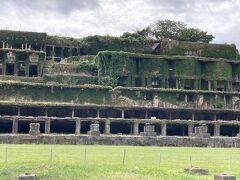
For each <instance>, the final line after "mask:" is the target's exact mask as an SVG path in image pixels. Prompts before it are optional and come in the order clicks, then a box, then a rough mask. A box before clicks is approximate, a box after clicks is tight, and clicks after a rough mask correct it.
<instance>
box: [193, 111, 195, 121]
mask: <svg viewBox="0 0 240 180" xmlns="http://www.w3.org/2000/svg"><path fill="white" fill-rule="evenodd" d="M192 120H195V113H194V112H193V113H192Z"/></svg>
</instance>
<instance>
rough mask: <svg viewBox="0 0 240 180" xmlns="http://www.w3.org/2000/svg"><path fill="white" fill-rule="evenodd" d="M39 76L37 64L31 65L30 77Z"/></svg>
mask: <svg viewBox="0 0 240 180" xmlns="http://www.w3.org/2000/svg"><path fill="white" fill-rule="evenodd" d="M37 76H38V67H37V65H29V77H37Z"/></svg>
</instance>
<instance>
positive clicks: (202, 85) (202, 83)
mask: <svg viewBox="0 0 240 180" xmlns="http://www.w3.org/2000/svg"><path fill="white" fill-rule="evenodd" d="M201 89H202V90H208V81H204V80H202V81H201Z"/></svg>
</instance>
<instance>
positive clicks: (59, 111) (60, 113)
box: [47, 108, 72, 117]
mask: <svg viewBox="0 0 240 180" xmlns="http://www.w3.org/2000/svg"><path fill="white" fill-rule="evenodd" d="M47 113H48V116H49V117H72V110H71V109H67V108H49V109H48V110H47Z"/></svg>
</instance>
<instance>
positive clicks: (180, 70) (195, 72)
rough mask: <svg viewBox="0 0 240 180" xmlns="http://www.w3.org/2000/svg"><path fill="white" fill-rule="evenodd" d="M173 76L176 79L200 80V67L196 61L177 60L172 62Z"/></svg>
mask: <svg viewBox="0 0 240 180" xmlns="http://www.w3.org/2000/svg"><path fill="white" fill-rule="evenodd" d="M173 71H174V72H173V74H174V77H176V78H186V79H200V78H201V65H200V63H199V61H197V60H196V59H194V58H192V59H178V60H175V61H174V68H173Z"/></svg>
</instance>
